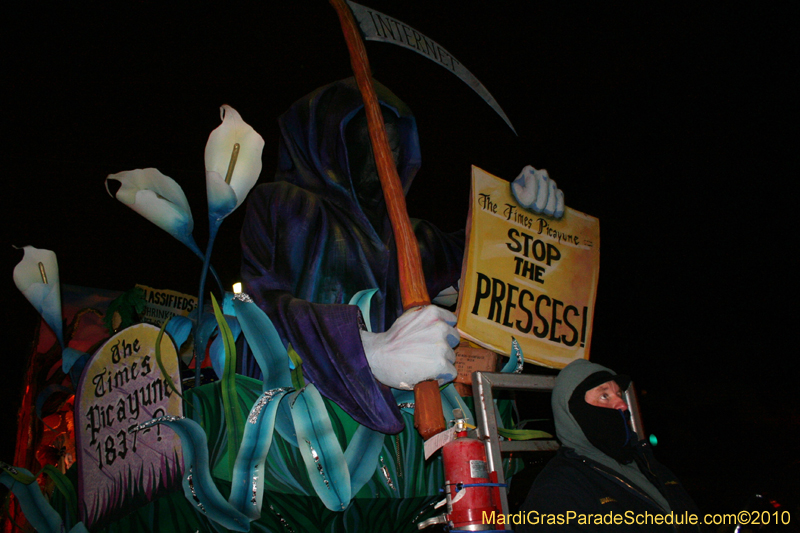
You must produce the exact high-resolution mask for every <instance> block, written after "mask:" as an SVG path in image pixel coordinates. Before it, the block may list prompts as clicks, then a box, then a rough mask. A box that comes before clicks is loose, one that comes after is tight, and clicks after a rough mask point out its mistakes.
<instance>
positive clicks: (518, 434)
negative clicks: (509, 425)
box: [497, 428, 553, 440]
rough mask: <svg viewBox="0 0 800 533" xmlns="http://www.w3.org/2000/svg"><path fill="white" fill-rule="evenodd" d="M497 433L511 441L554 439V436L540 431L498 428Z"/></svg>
mask: <svg viewBox="0 0 800 533" xmlns="http://www.w3.org/2000/svg"><path fill="white" fill-rule="evenodd" d="M497 433H498V434H499V435H500V436H501V437H505V438H507V439H511V440H531V439H552V438H553V436H552V435H551V434H550V433H548V432H546V431H539V430H538V429H504V428H497Z"/></svg>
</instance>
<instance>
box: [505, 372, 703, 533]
mask: <svg viewBox="0 0 800 533" xmlns="http://www.w3.org/2000/svg"><path fill="white" fill-rule="evenodd" d="M630 381H631V380H630V378H629V377H627V376H622V375H617V374H615V373H614V372H613V371H612V370H610V369H608V368H605V367H603V366H601V365H598V364H595V363H591V362H589V361H587V360H585V359H579V360H577V361H573V362H572V363H570V364H569V365H567V366H566V367H565V368H564V369H563V370H561V372H560V373H559V375H558V377H557V378H556V385H555V387H554V389H553V395H552V408H553V418H554V421H555V426H556V436H557V437H558V440H559V441H560V442H561V448H560V449H559V451H558V453H557V454H556V456H555V457H554V458H553V459H552V460H551V461H550V462H549V463H548V464H547V465H546V466H545V468H544V469H543V470H542V472H541V473H540V474H539V475H538V476H537V477H536V480H535V481H534V483H533V486H532V487H531V490H530V493H529V494H528V497H527V498H526V500H525V503H524V504H523V506H522V507H521V512H522V513H523V514H524V515H525V519H524V520H523V522H524V523H523V525H521V526H519V527H518V528H517V531H523V532H524V531H576V532H577V531H585V532H603V531H647V532H659V531H665V532H666V531H671V532H676V531H677V532H690V531H695V532H696V531H702V526H700V525H692V524H691V518H689V517H690V516H691V515H692V514H694V515H696V517H697V520H701V517H700V515H699V513H698V510H697V507H696V506H695V504H694V502H693V501H692V499H691V497H690V496H689V495H688V494H687V492H686V491H685V490H684V488H683V486H682V485H681V483H680V482H679V481H678V479H677V478H676V477H675V475H674V474H673V473H672V472H670V471H669V470H668V469H667V468H666V467H665V466H663V465H662V464H661V463H659V462H658V461H656V460H655V458H654V457H653V452H652V449H651V446H650V444H649V443H648V442H646V441H644V440H639V439H638V437H637V435H636V433H634V432H633V431H632V430H631V427H630V414H629V413H628V407H627V404H626V402H625V400H624V392H625V390H626V389H627V388H628V385H630ZM670 512H671V513H672V517H673V518H672V519H671V520H669V521H671V522H673V523H672V524H664V523H662V524H656V523H655V521H654V518H653V517H654V516H655V515H662V516H667V515H669V513H670ZM648 514H649V518H648ZM559 517H560V518H559ZM567 517H571V519H570V520H569V521H567ZM611 517H617V523H614V522H613V520H612V518H611ZM581 522H584V523H581ZM587 522H588V523H587ZM598 522H599V523H598Z"/></svg>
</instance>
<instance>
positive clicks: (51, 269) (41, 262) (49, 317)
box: [14, 246, 64, 347]
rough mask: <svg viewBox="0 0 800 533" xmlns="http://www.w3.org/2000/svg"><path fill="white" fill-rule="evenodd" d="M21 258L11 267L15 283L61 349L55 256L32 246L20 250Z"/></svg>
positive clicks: (56, 262) (61, 328)
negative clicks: (51, 331) (50, 330)
mask: <svg viewBox="0 0 800 533" xmlns="http://www.w3.org/2000/svg"><path fill="white" fill-rule="evenodd" d="M22 249H23V250H24V252H25V255H23V256H22V261H20V262H19V263H18V264H17V266H16V267H14V283H15V284H16V285H17V288H18V289H19V290H20V292H22V294H23V295H24V296H25V298H27V299H28V301H29V302H30V303H31V305H33V307H34V308H35V309H36V310H37V311H38V312H39V314H40V315H42V318H44V321H45V322H47V325H48V326H50V329H52V330H53V332H54V333H55V334H56V338H58V343H59V344H61V346H62V347H63V346H64V337H63V325H62V322H61V287H60V285H59V278H58V261H57V260H56V254H55V253H54V252H52V251H50V250H40V249H39V248H34V247H33V246H24V247H23V248H22Z"/></svg>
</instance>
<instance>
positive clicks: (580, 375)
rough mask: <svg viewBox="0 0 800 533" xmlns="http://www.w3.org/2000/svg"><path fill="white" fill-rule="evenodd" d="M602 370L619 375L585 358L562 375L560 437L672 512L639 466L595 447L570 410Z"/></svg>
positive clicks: (556, 396)
mask: <svg viewBox="0 0 800 533" xmlns="http://www.w3.org/2000/svg"><path fill="white" fill-rule="evenodd" d="M602 371H606V372H608V373H610V374H612V375H616V372H614V371H613V370H611V369H608V368H606V367H604V366H601V365H598V364H596V363H592V362H589V361H587V360H585V359H578V360H577V361H573V362H572V363H570V364H569V365H567V366H566V367H564V369H563V370H562V371H561V372H560V373H559V374H558V377H557V378H556V385H555V388H554V389H553V396H552V399H551V404H552V408H553V418H554V421H555V425H556V436H557V437H558V440H559V441H561V444H562V445H563V446H566V447H568V448H572V449H573V450H575V452H576V453H577V454H578V455H582V456H584V457H586V458H588V459H591V460H592V461H595V462H598V463H600V464H601V465H603V466H605V467H606V468H608V469H610V470H613V471H615V472H617V473H619V474H620V475H622V476H623V477H625V478H627V479H628V480H630V481H631V482H633V483H634V484H635V485H636V486H637V487H639V488H640V489H641V490H642V491H644V492H646V493H647V495H648V496H650V497H651V498H652V499H653V500H655V501H656V502H658V504H659V505H660V506H661V508H662V509H664V510H665V511H669V510H670V506H669V503H667V500H666V499H665V498H664V496H663V495H662V494H661V492H659V490H658V489H657V488H656V487H655V486H654V485H653V484H652V483H651V482H650V481H649V480H648V479H647V478H646V477H645V476H644V474H642V472H641V471H640V470H639V467H638V466H637V465H636V463H635V462H632V463H629V464H626V465H625V464H621V463H619V462H617V461H616V460H614V459H612V458H611V457H609V456H608V455H606V454H605V453H603V452H601V451H600V450H598V449H597V448H595V447H594V446H593V445H592V444H591V443H590V442H589V440H588V439H587V438H586V435H584V433H583V430H582V429H581V427H580V425H578V422H577V421H576V420H575V417H574V416H572V413H571V412H570V410H569V399H570V397H571V396H572V393H573V391H574V390H575V389H576V388H577V387H578V385H580V384H581V383H582V382H583V380H585V379H586V378H587V377H589V376H591V375H592V374H596V373H597V372H602Z"/></svg>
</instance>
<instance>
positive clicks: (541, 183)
mask: <svg viewBox="0 0 800 533" xmlns="http://www.w3.org/2000/svg"><path fill="white" fill-rule="evenodd" d="M511 193H512V194H513V195H514V198H515V199H516V200H517V202H518V203H519V205H521V206H522V207H524V208H526V209H528V210H530V211H533V212H534V213H537V214H545V215H548V216H551V217H555V218H561V216H562V215H563V214H564V192H563V191H562V190H561V189H559V188H558V186H557V185H556V182H555V181H554V180H551V179H550V176H548V175H547V171H546V170H544V169H542V170H536V169H535V168H533V167H532V166H530V165H527V166H526V167H525V168H523V169H522V172H520V173H519V176H517V179H515V180H514V181H513V182H511Z"/></svg>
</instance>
